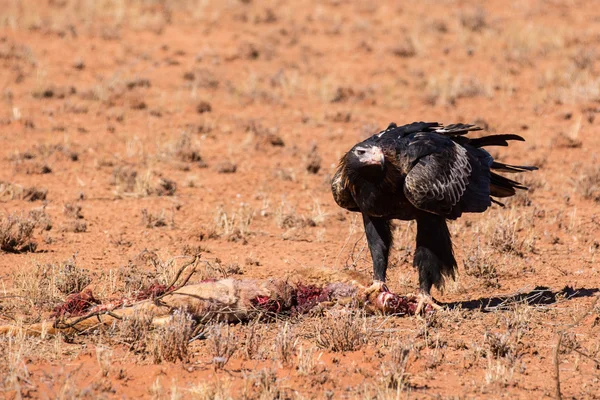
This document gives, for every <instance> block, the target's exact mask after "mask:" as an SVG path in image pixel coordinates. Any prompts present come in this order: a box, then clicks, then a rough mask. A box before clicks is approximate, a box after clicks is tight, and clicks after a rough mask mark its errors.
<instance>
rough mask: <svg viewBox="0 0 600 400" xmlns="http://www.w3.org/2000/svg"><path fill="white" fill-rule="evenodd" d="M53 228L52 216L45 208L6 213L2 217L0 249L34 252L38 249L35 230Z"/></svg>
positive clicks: (10, 251) (13, 251) (0, 220)
mask: <svg viewBox="0 0 600 400" xmlns="http://www.w3.org/2000/svg"><path fill="white" fill-rule="evenodd" d="M36 228H38V229H40V230H42V231H43V230H50V229H52V222H51V221H50V217H49V216H48V214H46V213H45V211H44V210H43V209H35V210H31V211H30V212H29V213H28V214H27V215H24V214H22V213H21V214H17V213H13V214H5V215H3V216H2V217H1V219H0V250H2V251H4V252H7V253H21V252H32V251H35V250H36V249H37V244H36V243H35V242H34V241H33V236H34V231H35V229H36Z"/></svg>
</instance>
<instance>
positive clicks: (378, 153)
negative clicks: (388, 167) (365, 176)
mask: <svg viewBox="0 0 600 400" xmlns="http://www.w3.org/2000/svg"><path fill="white" fill-rule="evenodd" d="M356 155H357V156H358V160H359V161H360V163H361V164H363V165H378V166H380V167H381V169H383V167H384V163H385V157H384V155H383V151H382V150H381V148H379V147H377V146H372V147H358V148H356Z"/></svg>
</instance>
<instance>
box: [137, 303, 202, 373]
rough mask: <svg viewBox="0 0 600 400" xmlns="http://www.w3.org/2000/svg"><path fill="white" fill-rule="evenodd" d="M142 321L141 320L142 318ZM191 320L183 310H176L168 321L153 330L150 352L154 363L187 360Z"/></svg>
mask: <svg viewBox="0 0 600 400" xmlns="http://www.w3.org/2000/svg"><path fill="white" fill-rule="evenodd" d="M142 323H143V320H142ZM192 332H193V321H192V319H191V318H190V316H189V314H187V313H186V312H185V311H176V312H175V313H174V314H173V315H172V316H171V317H169V321H168V322H167V323H166V324H164V325H161V326H159V327H157V328H156V329H155V330H154V335H153V338H152V339H153V340H152V343H151V344H150V352H151V354H152V356H153V361H154V363H155V364H160V363H162V362H165V361H166V362H177V361H183V362H187V360H188V357H189V344H188V342H189V340H190V338H191V336H192Z"/></svg>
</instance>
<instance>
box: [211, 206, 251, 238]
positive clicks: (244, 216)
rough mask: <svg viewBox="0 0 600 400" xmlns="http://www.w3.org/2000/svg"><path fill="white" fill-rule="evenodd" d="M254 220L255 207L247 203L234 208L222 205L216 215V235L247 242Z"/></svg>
mask: <svg viewBox="0 0 600 400" xmlns="http://www.w3.org/2000/svg"><path fill="white" fill-rule="evenodd" d="M253 220H254V209H253V208H252V207H250V205H248V204H246V203H242V204H241V205H240V206H239V207H238V208H237V209H233V210H227V209H225V207H224V206H222V205H221V206H219V207H218V208H217V213H216V215H215V226H214V235H216V236H218V237H225V238H226V239H227V240H228V241H230V242H239V241H241V242H242V243H245V242H247V241H248V238H249V237H250V235H251V234H252V232H251V231H250V225H251V224H252V221H253Z"/></svg>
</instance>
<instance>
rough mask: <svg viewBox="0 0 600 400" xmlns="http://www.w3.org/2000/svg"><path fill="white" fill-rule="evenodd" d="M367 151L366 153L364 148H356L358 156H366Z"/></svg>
mask: <svg viewBox="0 0 600 400" xmlns="http://www.w3.org/2000/svg"><path fill="white" fill-rule="evenodd" d="M365 153H366V151H365V150H363V149H356V155H357V156H364V155H365Z"/></svg>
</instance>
